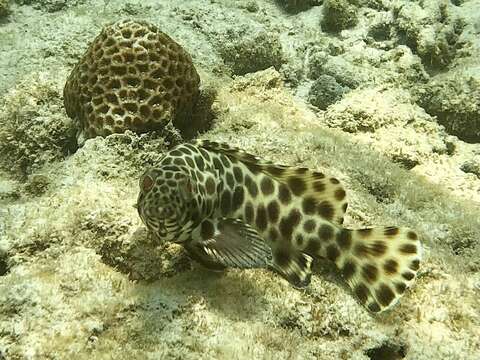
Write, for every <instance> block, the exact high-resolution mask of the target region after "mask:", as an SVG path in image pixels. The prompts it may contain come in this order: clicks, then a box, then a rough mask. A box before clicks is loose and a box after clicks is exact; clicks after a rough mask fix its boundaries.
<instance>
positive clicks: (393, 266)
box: [383, 259, 398, 275]
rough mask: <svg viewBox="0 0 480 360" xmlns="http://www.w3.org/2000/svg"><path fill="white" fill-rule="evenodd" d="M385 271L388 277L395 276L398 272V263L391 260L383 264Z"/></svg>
mask: <svg viewBox="0 0 480 360" xmlns="http://www.w3.org/2000/svg"><path fill="white" fill-rule="evenodd" d="M383 270H384V271H385V273H387V274H388V275H393V274H395V273H396V272H397V271H398V262H397V261H395V259H389V260H387V261H385V263H384V264H383Z"/></svg>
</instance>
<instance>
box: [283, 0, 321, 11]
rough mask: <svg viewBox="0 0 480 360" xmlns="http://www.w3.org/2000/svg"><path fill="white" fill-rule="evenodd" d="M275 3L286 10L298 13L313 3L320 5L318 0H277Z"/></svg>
mask: <svg viewBox="0 0 480 360" xmlns="http://www.w3.org/2000/svg"><path fill="white" fill-rule="evenodd" d="M277 3H278V4H279V5H280V6H281V7H283V8H284V9H285V10H286V11H287V12H290V13H298V12H300V11H304V10H308V9H310V8H311V7H312V6H314V5H320V3H321V1H319V0H277Z"/></svg>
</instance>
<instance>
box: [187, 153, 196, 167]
mask: <svg viewBox="0 0 480 360" xmlns="http://www.w3.org/2000/svg"><path fill="white" fill-rule="evenodd" d="M185 161H186V162H187V164H188V166H190V167H191V168H194V167H195V163H194V162H193V159H192V158H191V157H190V156H187V157H185Z"/></svg>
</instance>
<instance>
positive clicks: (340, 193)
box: [334, 189, 346, 201]
mask: <svg viewBox="0 0 480 360" xmlns="http://www.w3.org/2000/svg"><path fill="white" fill-rule="evenodd" d="M334 196H335V199H336V200H338V201H342V200H343V199H344V198H345V196H346V193H345V190H343V189H337V190H335V193H334Z"/></svg>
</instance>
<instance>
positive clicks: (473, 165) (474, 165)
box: [460, 157, 480, 179]
mask: <svg viewBox="0 0 480 360" xmlns="http://www.w3.org/2000/svg"><path fill="white" fill-rule="evenodd" d="M460 170H462V171H463V172H464V173H468V174H474V175H476V176H477V177H478V178H479V179H480V157H477V158H474V159H471V160H467V161H465V162H464V163H463V164H462V165H461V166H460Z"/></svg>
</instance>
